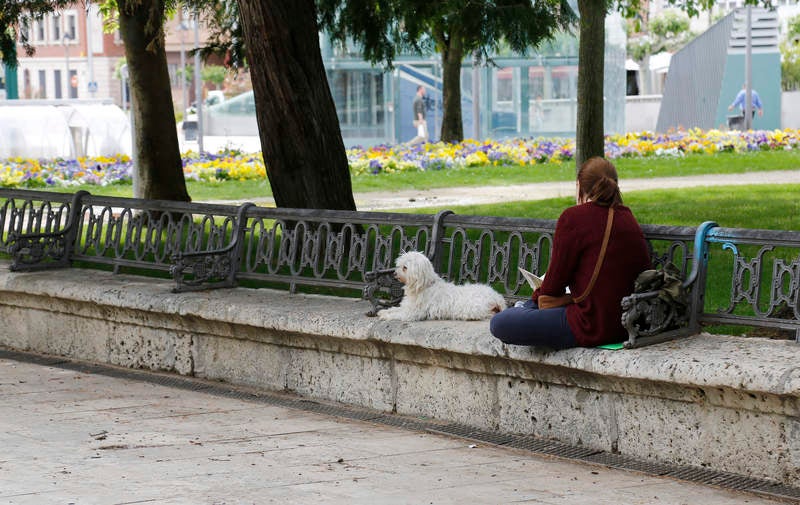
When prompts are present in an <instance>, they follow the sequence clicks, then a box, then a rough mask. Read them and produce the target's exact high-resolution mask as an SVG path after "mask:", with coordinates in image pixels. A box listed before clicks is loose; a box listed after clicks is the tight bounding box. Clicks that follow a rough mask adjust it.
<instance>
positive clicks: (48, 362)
mask: <svg viewBox="0 0 800 505" xmlns="http://www.w3.org/2000/svg"><path fill="white" fill-rule="evenodd" d="M0 359H8V360H13V361H20V362H24V363H33V364H37V365H43V366H51V367H57V368H64V369H67V370H74V371H78V372H84V373H92V374H97V375H105V376H108V377H115V378H122V379H128V380H135V381H139V382H147V383H152V384H157V385H160V386H166V387H171V388H175V389H183V390H186V391H198V392H203V393H208V394H213V395H217V396H224V397H226V398H235V399H240V400H246V401H253V402H259V403H265V404H268V405H274V406H277V407H284V408H290V409H296V410H302V411H305V412H313V413H317V414H322V415H329V416H334V417H339V418H343V419H352V420H358V421H368V422H372V423H376V424H381V425H385V426H392V427H397V428H403V429H407V430H414V431H424V432H429V433H437V434H445V435H449V436H454V437H458V438H465V439H470V440H474V441H478V442H482V443H486V444H491V445H497V446H504V447H513V448H515V449H522V450H525V451H529V452H532V453H535V454H546V455H549V456H556V457H560V458H565V459H571V460H577V461H582V462H586V463H592V464H597V465H603V466H606V467H610V468H617V469H622V470H630V471H635V472H640V473H644V474H648V475H656V476H665V477H670V478H673V479H676V480H683V481H687V482H694V483H697V484H704V485H709V486H716V487H720V488H724V489H731V490H735V491H743V492H749V493H754V494H759V495H764V496H768V497H773V498H778V499H781V500H784V501H791V502H795V503H800V488H795V487H790V486H785V485H780V484H775V483H774V482H771V481H768V480H766V479H757V478H753V477H746V476H743V475H738V474H733V473H727V472H718V471H714V470H710V469H708V468H698V467H690V466H675V465H668V464H664V463H655V462H649V461H644V460H640V459H636V458H631V457H628V456H623V455H621V454H614V453H609V452H604V451H596V450H593V449H588V448H585V447H578V446H573V445H568V444H564V443H561V442H557V441H553V440H545V439H539V438H535V437H532V436H530V435H510V434H504V433H496V432H488V431H484V430H478V429H475V428H471V427H469V426H465V425H459V424H454V423H443V422H440V421H435V420H431V419H425V418H412V417H405V416H401V415H394V414H387V413H384V412H376V411H371V410H368V409H363V408H358V407H350V406H345V405H341V404H334V403H325V402H322V401H317V400H309V399H306V398H300V397H297V396H292V395H290V394H286V393H275V392H266V391H261V390H258V391H248V390H246V389H245V388H242V387H235V386H232V385H225V384H222V383H216V382H210V381H206V380H203V379H197V378H194V377H184V376H178V375H172V374H166V373H162V372H153V371H144V370H132V369H128V368H119V367H114V366H111V365H97V364H88V363H81V362H77V361H69V360H65V359H63V358H56V357H52V356H43V355H39V354H33V353H26V352H19V351H10V350H7V349H0Z"/></svg>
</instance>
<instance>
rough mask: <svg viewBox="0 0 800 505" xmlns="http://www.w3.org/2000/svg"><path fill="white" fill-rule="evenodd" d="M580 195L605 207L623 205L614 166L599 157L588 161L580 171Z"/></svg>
mask: <svg viewBox="0 0 800 505" xmlns="http://www.w3.org/2000/svg"><path fill="white" fill-rule="evenodd" d="M578 188H579V191H580V195H581V196H583V197H584V198H585V199H587V200H591V201H593V202H595V203H597V204H598V205H602V206H605V207H608V206H612V205H622V194H621V193H620V191H619V179H618V178H617V169H616V168H614V165H613V164H612V163H611V162H610V161H608V160H605V159H603V158H601V157H599V156H594V157H592V158H589V159H588V160H586V161H585V162H584V163H583V165H581V168H580V170H579V171H578Z"/></svg>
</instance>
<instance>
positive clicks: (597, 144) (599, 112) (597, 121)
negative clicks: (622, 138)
mask: <svg viewBox="0 0 800 505" xmlns="http://www.w3.org/2000/svg"><path fill="white" fill-rule="evenodd" d="M578 12H579V13H580V21H579V23H580V35H579V41H578V127H577V132H576V133H575V144H576V153H575V163H576V165H577V168H580V166H581V165H582V164H583V162H584V161H586V160H588V159H589V158H591V157H592V156H603V155H604V154H605V152H604V144H603V134H604V129H603V82H604V66H605V65H604V62H605V40H606V39H605V37H606V30H605V19H606V2H605V0H578Z"/></svg>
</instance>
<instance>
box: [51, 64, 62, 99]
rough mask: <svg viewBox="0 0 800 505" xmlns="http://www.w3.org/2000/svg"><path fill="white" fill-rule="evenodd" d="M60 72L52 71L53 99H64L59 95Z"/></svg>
mask: <svg viewBox="0 0 800 505" xmlns="http://www.w3.org/2000/svg"><path fill="white" fill-rule="evenodd" d="M61 86H62V83H61V70H53V91H54V93H55V95H54V97H55V98H64V97H63V96H62V94H61Z"/></svg>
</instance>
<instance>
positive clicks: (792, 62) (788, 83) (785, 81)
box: [781, 40, 800, 91]
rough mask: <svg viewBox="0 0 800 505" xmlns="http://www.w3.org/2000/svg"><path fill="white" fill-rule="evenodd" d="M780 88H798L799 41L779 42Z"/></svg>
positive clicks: (799, 72) (799, 76)
mask: <svg viewBox="0 0 800 505" xmlns="http://www.w3.org/2000/svg"><path fill="white" fill-rule="evenodd" d="M781 89H783V90H784V91H795V90H797V89H800V42H795V41H792V40H785V41H783V42H782V43H781Z"/></svg>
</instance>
